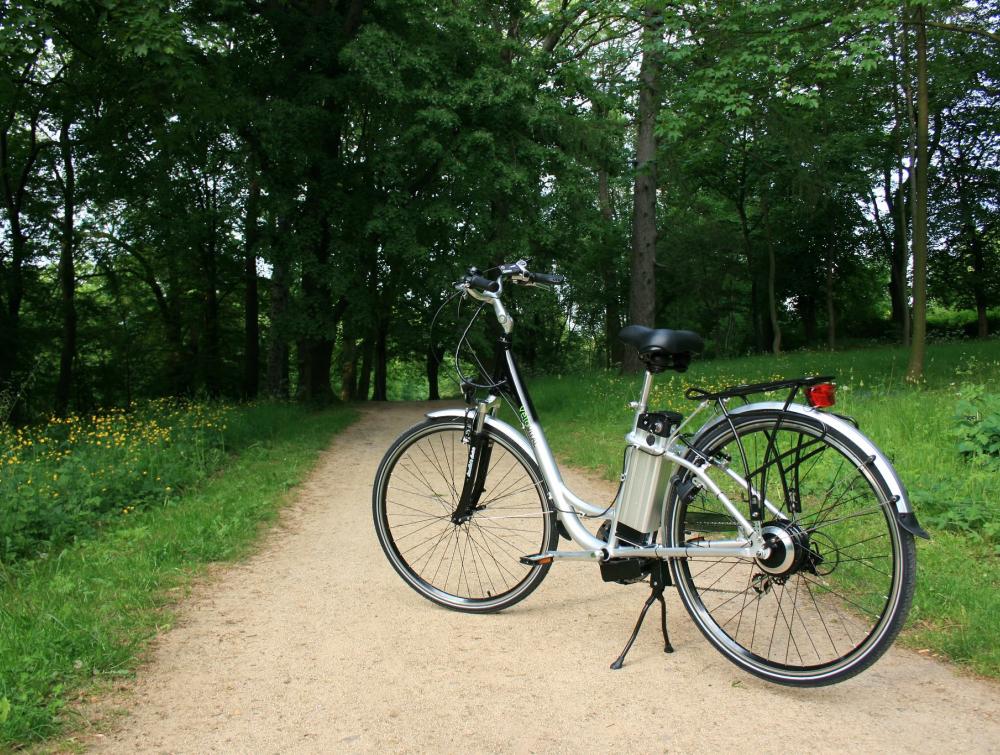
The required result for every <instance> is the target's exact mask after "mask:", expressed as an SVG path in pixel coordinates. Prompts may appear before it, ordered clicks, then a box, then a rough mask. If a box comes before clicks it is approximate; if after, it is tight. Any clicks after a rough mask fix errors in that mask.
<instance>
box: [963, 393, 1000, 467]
mask: <svg viewBox="0 0 1000 755" xmlns="http://www.w3.org/2000/svg"><path fill="white" fill-rule="evenodd" d="M955 424H956V427H955V428H954V429H953V430H952V433H953V435H954V436H955V437H956V438H957V439H958V451H959V453H960V454H961V455H962V456H963V457H964V458H965V459H966V461H968V462H969V463H971V464H978V465H980V466H984V467H987V468H990V469H994V470H998V471H1000V394H996V393H988V392H987V391H986V387H985V386H983V385H966V386H963V388H962V390H961V391H960V392H959V401H958V403H957V404H956V406H955Z"/></svg>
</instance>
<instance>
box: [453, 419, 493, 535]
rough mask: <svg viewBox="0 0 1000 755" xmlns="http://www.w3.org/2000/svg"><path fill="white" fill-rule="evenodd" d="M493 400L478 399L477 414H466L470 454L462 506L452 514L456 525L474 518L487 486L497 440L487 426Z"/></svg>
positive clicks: (461, 501) (463, 439) (467, 443)
mask: <svg viewBox="0 0 1000 755" xmlns="http://www.w3.org/2000/svg"><path fill="white" fill-rule="evenodd" d="M491 403H492V402H491V401H478V402H476V412H475V414H469V415H466V420H465V434H464V435H463V436H462V442H463V443H465V444H466V445H467V446H468V447H469V453H468V456H467V458H466V463H465V478H464V480H463V482H462V493H461V495H460V496H459V498H458V506H456V507H455V511H454V512H453V513H452V515H451V521H452V522H453V523H455V524H463V523H465V522H467V521H468V520H469V519H471V518H472V515H473V514H474V513H475V511H476V509H477V507H478V506H479V499H480V498H481V497H482V495H483V489H484V487H485V486H486V473H487V472H488V471H489V468H490V455H491V454H492V453H493V441H491V440H490V439H489V435H488V433H487V432H486V429H485V427H486V416H487V415H488V414H490V412H491V411H492V409H491V407H490V404H491Z"/></svg>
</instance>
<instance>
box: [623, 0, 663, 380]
mask: <svg viewBox="0 0 1000 755" xmlns="http://www.w3.org/2000/svg"><path fill="white" fill-rule="evenodd" d="M643 16H644V21H643V31H642V62H641V63H640V65H639V111H638V114H637V118H636V120H637V124H636V125H637V129H636V131H637V133H636V175H635V192H634V199H633V210H632V266H631V274H630V278H629V303H628V304H629V320H630V323H631V324H633V325H646V326H649V327H652V326H654V324H655V323H654V321H655V318H656V116H657V112H658V111H659V104H660V97H659V88H658V86H657V84H658V82H657V72H658V63H657V54H656V47H657V46H658V45H659V43H660V38H661V36H662V22H661V20H660V18H659V16H658V14H657V9H656V8H655V7H654V6H652V5H647V6H646V7H645V8H644V9H643ZM641 369H642V363H641V362H640V361H639V355H638V353H637V352H636V350H635V349H627V350H626V351H625V358H624V360H623V362H622V371H623V372H627V373H634V372H639V371H640V370H641Z"/></svg>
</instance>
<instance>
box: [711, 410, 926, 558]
mask: <svg viewBox="0 0 1000 755" xmlns="http://www.w3.org/2000/svg"><path fill="white" fill-rule="evenodd" d="M762 410H766V411H782V410H785V411H788V412H792V413H794V414H798V415H801V416H803V417H806V418H807V419H809V420H810V421H812V422H814V423H816V424H818V425H821V426H822V427H827V428H830V429H831V430H836V431H837V432H839V433H840V434H841V435H843V436H844V437H846V438H847V440H849V441H850V442H851V443H852V444H853V445H854V446H856V447H857V449H858V450H859V451H860V452H861V453H862V454H864V455H865V456H867V457H869V458H871V459H872V463H873V464H874V465H875V469H876V470H878V472H879V474H880V475H881V476H882V478H883V479H884V480H885V481H886V484H887V485H888V486H889V493H890V495H891V496H892V497H893V498H894V499H895V500H894V504H895V513H896V519H897V520H898V521H899V524H900V526H901V527H902V528H903V529H905V530H906V531H907V532H910V533H912V534H914V535H916V536H917V537H922V538H924V539H927V540H929V539H930V535H928V534H927V532H926V531H925V530H924V529H923V527H921V526H920V524H919V523H918V522H917V516H916V514H915V513H914V512H913V507H912V506H911V505H910V496H909V494H908V493H907V492H906V486H905V485H904V484H903V481H902V480H901V479H899V474H897V472H896V469H895V467H893V466H892V462H891V461H889V459H888V457H887V456H886V455H885V454H884V453H882V451H881V450H880V449H879V448H878V447H877V446H876V445H875V444H874V443H873V442H872V441H871V440H870V439H869V438H868V436H867V435H865V434H864V433H862V432H861V431H860V430H859V429H858V428H857V427H855V426H854V425H853V424H851V423H850V422H848V421H847V420H846V419H844V418H842V417H840V416H838V415H836V414H828V413H827V412H821V411H819V410H817V409H813V408H812V407H810V406H804V405H803V404H789V405H788V406H787V407H786V406H785V404H784V403H783V402H779V401H764V402H760V403H757V404H747V405H745V406H740V407H737V408H736V409H733V410H732V411H730V412H729V413H730V414H731V415H733V416H738V415H742V414H749V413H752V412H754V411H762ZM725 421H726V418H725V417H724V416H721V417H717V418H716V419H715V420H713V421H711V422H709V423H708V424H706V425H705V426H704V427H703V428H702V429H701V430H699V431H698V434H697V435H696V436H695V437H694V439H693V440H692V441H691V445H692V446H696V445H697V443H698V441H699V439H700V438H701V437H702V436H703V435H705V434H707V433H708V432H710V431H711V430H713V429H714V428H716V427H717V426H718V425H719V424H721V423H725Z"/></svg>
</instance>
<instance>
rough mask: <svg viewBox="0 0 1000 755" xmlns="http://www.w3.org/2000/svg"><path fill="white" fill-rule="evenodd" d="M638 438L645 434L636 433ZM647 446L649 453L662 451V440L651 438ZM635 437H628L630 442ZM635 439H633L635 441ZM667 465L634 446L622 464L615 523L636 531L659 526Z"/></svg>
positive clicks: (666, 462)
mask: <svg viewBox="0 0 1000 755" xmlns="http://www.w3.org/2000/svg"><path fill="white" fill-rule="evenodd" d="M636 435H639V436H640V437H642V436H644V435H645V434H644V433H642V432H641V431H640V432H639V433H637V434H636ZM648 437H649V438H652V439H653V441H654V442H653V443H652V445H649V449H650V450H651V451H658V452H662V451H663V450H664V449H665V448H666V445H667V440H666V438H658V437H656V436H655V435H650V436H648ZM633 438H635V436H632V437H630V438H629V440H632V439H633ZM636 439H637V438H636ZM670 467H671V464H670V462H669V461H667V460H666V459H665V458H664V457H663V456H653V455H651V454H648V453H646V452H644V451H643V450H642V449H641V448H635V447H634V446H633V447H632V448H631V449H630V450H629V458H628V462H627V463H626V465H625V481H624V482H623V483H622V492H621V497H620V498H619V504H618V521H619V523H621V524H625V525H628V526H629V527H631V528H632V529H634V530H638V531H639V532H653V531H654V530H657V529H659V527H660V514H661V510H662V507H663V496H664V494H665V493H666V490H667V479H668V476H669V473H670Z"/></svg>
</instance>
